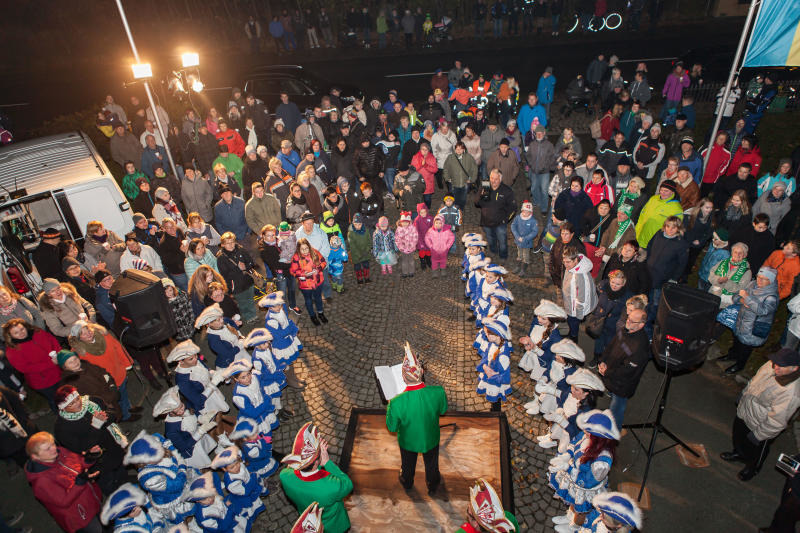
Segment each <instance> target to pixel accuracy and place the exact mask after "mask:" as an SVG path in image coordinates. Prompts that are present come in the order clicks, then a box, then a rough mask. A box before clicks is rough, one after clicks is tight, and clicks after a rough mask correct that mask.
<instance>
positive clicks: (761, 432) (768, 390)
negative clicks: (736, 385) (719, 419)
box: [736, 361, 800, 441]
mask: <svg viewBox="0 0 800 533" xmlns="http://www.w3.org/2000/svg"><path fill="white" fill-rule="evenodd" d="M795 374H796V373H795ZM786 377H787V378H789V380H790V381H789V382H788V383H787V382H786V381H784V380H781V381H782V383H783V384H781V383H779V382H778V380H777V379H776V376H775V370H774V369H773V368H772V363H771V362H770V361H767V362H766V363H764V364H763V365H762V366H761V368H759V369H758V372H756V375H755V376H753V379H751V380H750V382H749V383H748V384H747V386H746V387H745V388H744V390H743V391H742V394H741V396H740V398H739V405H738V406H737V408H736V416H738V417H739V418H741V419H742V420H743V421H744V423H745V424H747V427H748V428H750V431H752V432H753V435H754V436H755V438H756V439H758V440H760V441H765V440H769V439H774V438H775V437H777V436H778V435H779V434H780V433H781V432H782V431H783V430H784V429H786V427H787V426H788V425H789V421H790V420H791V418H792V416H793V415H794V413H795V411H797V408H798V407H800V380H798V379H797V376H796V375H793V376H792V377H789V376H786Z"/></svg>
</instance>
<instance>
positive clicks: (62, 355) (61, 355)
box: [51, 350, 78, 368]
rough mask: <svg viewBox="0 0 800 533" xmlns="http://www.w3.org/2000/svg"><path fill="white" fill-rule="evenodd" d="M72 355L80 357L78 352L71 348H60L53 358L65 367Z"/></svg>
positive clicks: (56, 362)
mask: <svg viewBox="0 0 800 533" xmlns="http://www.w3.org/2000/svg"><path fill="white" fill-rule="evenodd" d="M51 353H52V352H51ZM70 357H78V354H76V353H75V352H71V351H69V350H59V351H58V353H57V354H56V356H55V357H54V358H53V359H54V361H53V362H54V363H55V364H57V365H58V366H60V367H61V368H64V363H66V362H67V361H68V360H69V358H70Z"/></svg>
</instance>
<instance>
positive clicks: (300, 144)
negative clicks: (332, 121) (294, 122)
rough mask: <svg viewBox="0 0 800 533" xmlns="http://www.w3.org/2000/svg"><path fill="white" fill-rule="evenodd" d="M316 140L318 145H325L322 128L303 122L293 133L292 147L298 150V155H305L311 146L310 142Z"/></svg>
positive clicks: (315, 124)
mask: <svg viewBox="0 0 800 533" xmlns="http://www.w3.org/2000/svg"><path fill="white" fill-rule="evenodd" d="M314 139H316V140H318V141H319V142H320V144H322V145H323V146H324V145H325V135H324V134H323V132H322V127H321V126H320V125H319V124H317V123H316V122H314V123H313V124H312V123H310V122H307V121H304V122H303V123H302V124H300V125H299V126H297V129H295V131H294V145H295V146H297V149H298V150H300V153H303V154H304V153H306V150H307V149H308V147H309V146H311V141H313V140H314Z"/></svg>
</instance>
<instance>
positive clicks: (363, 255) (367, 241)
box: [347, 224, 372, 265]
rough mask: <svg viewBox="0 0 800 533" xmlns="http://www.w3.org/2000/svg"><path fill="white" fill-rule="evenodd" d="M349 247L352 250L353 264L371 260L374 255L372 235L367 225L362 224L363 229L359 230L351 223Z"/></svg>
mask: <svg viewBox="0 0 800 533" xmlns="http://www.w3.org/2000/svg"><path fill="white" fill-rule="evenodd" d="M347 249H348V250H349V251H350V262H351V263H353V265H357V264H359V263H363V262H364V261H369V259H370V257H372V235H370V234H369V232H368V231H367V227H366V226H365V225H363V224H362V225H361V231H358V230H356V229H355V228H354V227H353V225H352V224H350V229H349V230H348V231H347Z"/></svg>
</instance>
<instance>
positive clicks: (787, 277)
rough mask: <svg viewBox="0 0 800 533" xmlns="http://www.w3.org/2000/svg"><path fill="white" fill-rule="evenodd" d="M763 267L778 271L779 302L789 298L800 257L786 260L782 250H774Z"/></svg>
mask: <svg viewBox="0 0 800 533" xmlns="http://www.w3.org/2000/svg"><path fill="white" fill-rule="evenodd" d="M763 266H768V267H771V268H774V269H775V270H777V271H778V293H779V294H780V297H781V300H783V299H784V298H786V297H787V296H789V294H791V292H792V284H793V283H794V279H795V278H796V277H797V275H798V274H800V257H797V256H795V257H793V258H791V259H787V258H786V256H785V255H784V254H783V250H775V251H774V252H772V253H771V254H770V256H769V257H767V260H766V261H764V265H763Z"/></svg>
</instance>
